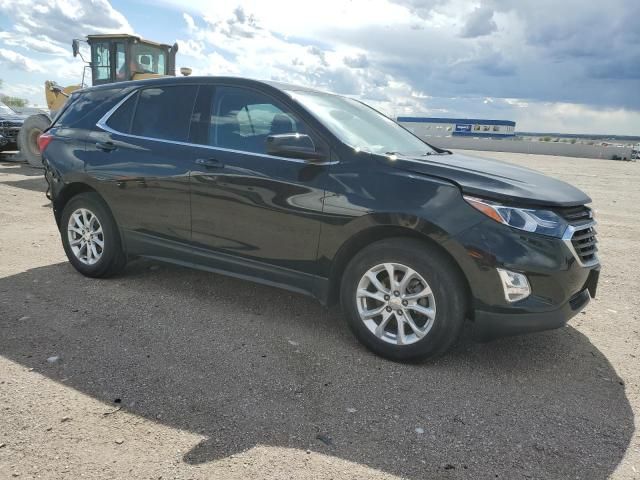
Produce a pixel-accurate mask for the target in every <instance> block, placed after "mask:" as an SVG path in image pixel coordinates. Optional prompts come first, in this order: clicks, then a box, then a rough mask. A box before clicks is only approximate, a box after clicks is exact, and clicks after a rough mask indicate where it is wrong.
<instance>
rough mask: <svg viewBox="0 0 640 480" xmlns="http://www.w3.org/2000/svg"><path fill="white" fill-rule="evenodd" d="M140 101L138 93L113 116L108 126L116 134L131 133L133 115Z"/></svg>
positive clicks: (108, 121)
mask: <svg viewBox="0 0 640 480" xmlns="http://www.w3.org/2000/svg"><path fill="white" fill-rule="evenodd" d="M137 101H138V92H136V93H135V94H133V95H131V96H130V97H129V98H127V100H126V101H125V102H124V103H123V104H122V105H120V106H119V107H118V109H117V110H116V111H115V112H113V113H112V114H111V116H110V117H109V119H108V120H107V122H106V124H107V126H108V127H109V128H112V129H113V130H115V131H116V132H120V133H130V131H131V122H132V120H133V113H134V111H135V108H136V102H137Z"/></svg>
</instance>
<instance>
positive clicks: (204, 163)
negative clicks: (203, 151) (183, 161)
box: [196, 158, 224, 168]
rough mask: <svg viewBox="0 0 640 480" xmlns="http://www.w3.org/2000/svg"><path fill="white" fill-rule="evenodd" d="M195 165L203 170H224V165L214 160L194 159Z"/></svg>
mask: <svg viewBox="0 0 640 480" xmlns="http://www.w3.org/2000/svg"><path fill="white" fill-rule="evenodd" d="M196 165H201V166H203V167H205V168H224V163H222V162H221V161H219V160H216V159H215V158H198V159H196Z"/></svg>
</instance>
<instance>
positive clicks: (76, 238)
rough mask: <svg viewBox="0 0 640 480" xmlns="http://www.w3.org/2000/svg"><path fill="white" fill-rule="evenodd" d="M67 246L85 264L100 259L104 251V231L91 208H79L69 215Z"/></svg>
mask: <svg viewBox="0 0 640 480" xmlns="http://www.w3.org/2000/svg"><path fill="white" fill-rule="evenodd" d="M67 235H68V236H69V246H70V247H71V251H72V252H73V254H74V255H75V256H76V258H77V259H78V260H79V261H80V262H82V263H84V264H85V265H93V264H95V263H96V262H98V261H100V258H101V257H102V253H103V252H104V232H103V231H102V225H101V224H100V220H99V219H98V217H97V216H96V214H95V213H93V212H92V211H91V210H89V209H87V208H79V209H77V210H76V211H74V212H73V213H72V214H71V215H70V216H69V223H68V225H67Z"/></svg>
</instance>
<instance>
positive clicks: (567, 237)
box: [562, 220, 600, 267]
mask: <svg viewBox="0 0 640 480" xmlns="http://www.w3.org/2000/svg"><path fill="white" fill-rule="evenodd" d="M597 224H598V222H596V221H595V220H593V221H591V222H587V223H583V224H581V225H569V226H568V227H567V229H566V230H565V232H564V235H562V241H563V242H564V244H565V245H566V246H567V248H569V251H570V252H571V254H572V255H573V258H575V259H576V261H577V262H578V265H580V266H581V267H593V266H594V265H597V264H598V263H599V262H600V259H599V258H598V254H597V253H594V254H593V260H591V261H588V262H583V261H582V259H581V258H580V255H578V252H577V251H576V249H575V247H574V246H573V242H572V241H571V239H572V238H573V235H574V233H576V232H579V231H580V230H586V229H588V228H593V227H595V226H596V225H597ZM594 236H595V234H594Z"/></svg>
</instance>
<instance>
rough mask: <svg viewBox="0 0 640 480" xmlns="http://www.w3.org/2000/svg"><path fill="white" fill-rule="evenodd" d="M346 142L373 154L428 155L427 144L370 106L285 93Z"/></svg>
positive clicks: (344, 99) (316, 95) (325, 96)
mask: <svg viewBox="0 0 640 480" xmlns="http://www.w3.org/2000/svg"><path fill="white" fill-rule="evenodd" d="M288 93H289V94H290V95H291V96H292V97H293V98H294V99H295V100H297V101H298V102H300V104H302V105H303V106H304V107H305V108H306V109H307V110H309V111H310V112H311V113H312V114H313V115H314V116H315V117H316V118H317V119H318V120H320V121H321V122H322V123H323V124H324V125H325V126H326V127H327V128H328V129H329V130H331V132H332V133H333V134H334V135H335V136H336V137H338V138H339V139H340V140H342V141H343V142H344V143H346V144H347V145H349V146H351V147H353V148H355V149H356V150H362V151H366V152H370V153H376V154H392V153H394V154H404V155H430V154H433V153H436V152H435V151H434V150H433V149H432V148H431V147H429V145H427V144H426V143H424V142H423V141H422V140H420V139H419V138H417V137H415V136H413V135H412V134H411V133H409V132H408V131H406V130H405V129H404V128H402V127H401V126H400V125H398V124H397V123H395V122H394V121H393V120H391V119H389V118H387V117H385V116H384V115H382V114H381V113H379V112H377V111H376V110H374V109H373V108H371V107H369V106H367V105H365V104H363V103H361V102H358V101H357V100H353V99H351V98H347V97H340V96H337V95H331V94H326V93H316V92H301V91H289V92H288Z"/></svg>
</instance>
